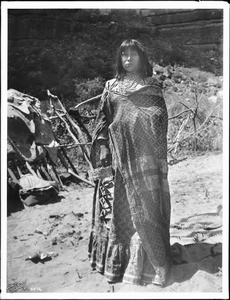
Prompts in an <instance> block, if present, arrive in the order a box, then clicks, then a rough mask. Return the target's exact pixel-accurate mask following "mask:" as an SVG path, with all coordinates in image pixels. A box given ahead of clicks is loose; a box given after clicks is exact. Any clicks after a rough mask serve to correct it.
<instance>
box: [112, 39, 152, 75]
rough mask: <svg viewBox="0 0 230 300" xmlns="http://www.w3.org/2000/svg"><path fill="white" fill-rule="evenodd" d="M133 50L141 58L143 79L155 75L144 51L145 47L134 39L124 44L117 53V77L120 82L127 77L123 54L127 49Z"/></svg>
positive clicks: (140, 70) (140, 71)
mask: <svg viewBox="0 0 230 300" xmlns="http://www.w3.org/2000/svg"><path fill="white" fill-rule="evenodd" d="M128 48H129V49H131V50H135V51H137V53H138V55H139V57H140V69H139V73H140V76H141V77H143V78H144V77H150V76H152V75H153V69H152V66H151V64H150V62H149V60H148V57H147V54H146V51H145V49H144V46H143V45H142V44H141V43H140V42H139V41H137V40H134V39H128V40H125V41H123V42H122V44H121V45H120V47H119V49H118V51H117V61H116V66H115V77H116V78H117V79H118V80H120V79H123V78H124V76H125V73H126V71H125V69H124V68H123V66H122V59H121V54H122V52H124V51H125V50H126V49H128Z"/></svg>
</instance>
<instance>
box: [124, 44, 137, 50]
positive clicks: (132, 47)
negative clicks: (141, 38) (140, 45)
mask: <svg viewBox="0 0 230 300" xmlns="http://www.w3.org/2000/svg"><path fill="white" fill-rule="evenodd" d="M124 51H136V52H137V47H136V46H134V45H133V46H132V45H129V46H123V47H122V49H121V52H124Z"/></svg>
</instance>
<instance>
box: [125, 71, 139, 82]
mask: <svg viewBox="0 0 230 300" xmlns="http://www.w3.org/2000/svg"><path fill="white" fill-rule="evenodd" d="M124 78H127V79H133V80H135V79H139V78H141V76H140V73H138V72H127V73H126V74H125V76H124Z"/></svg>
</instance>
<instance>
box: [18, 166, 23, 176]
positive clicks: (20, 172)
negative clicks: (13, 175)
mask: <svg viewBox="0 0 230 300" xmlns="http://www.w3.org/2000/svg"><path fill="white" fill-rule="evenodd" d="M17 171H18V174H19V176H20V178H22V176H23V174H22V171H21V170H20V168H19V166H17Z"/></svg>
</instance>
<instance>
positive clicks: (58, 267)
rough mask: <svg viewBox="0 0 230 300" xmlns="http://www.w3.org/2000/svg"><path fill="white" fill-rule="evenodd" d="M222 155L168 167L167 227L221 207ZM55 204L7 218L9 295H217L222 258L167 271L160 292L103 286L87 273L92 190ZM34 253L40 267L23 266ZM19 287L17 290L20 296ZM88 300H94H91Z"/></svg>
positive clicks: (78, 190)
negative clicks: (168, 275) (38, 256)
mask: <svg viewBox="0 0 230 300" xmlns="http://www.w3.org/2000/svg"><path fill="white" fill-rule="evenodd" d="M222 179H223V178H222V154H215V155H214V154H212V155H205V156H197V157H190V158H187V159H185V160H183V161H180V162H178V163H176V164H174V165H171V166H169V184H170V191H171V203H172V218H171V220H172V221H171V224H172V226H173V224H175V223H177V222H179V221H180V220H181V219H182V218H186V217H189V216H194V215H195V214H198V213H199V214H201V213H210V212H216V211H217V207H218V206H219V205H221V204H222ZM67 190H68V191H63V192H60V194H59V199H58V201H57V202H55V203H49V204H46V205H36V206H34V207H27V208H25V209H22V210H20V211H16V212H14V213H11V214H10V215H9V216H8V218H7V232H8V233H7V246H8V251H7V281H8V289H9V290H8V291H11V292H12V291H13V290H15V291H16V290H17V289H18V291H25V292H31V293H33V292H35V293H47V292H55V293H67V292H70V293H73V292H74V293H81V292H83V293H86V292H87V293H95V292H100V293H107V292H115V293H117V292H118V293H119V292H121V293H129V292H140V293H143V292H147V293H151V292H154V293H155V292H175V293H176V292H177V293H178V292H212V293H215V292H216V293H220V292H222V272H221V268H222V261H221V259H222V255H221V253H220V254H218V255H216V256H208V257H206V258H203V259H202V260H201V261H200V262H199V263H195V264H189V263H187V264H178V265H174V266H173V268H172V274H173V276H171V280H170V281H169V284H168V285H167V286H166V287H165V288H161V287H158V286H154V285H147V286H134V285H129V284H124V283H118V284H114V285H111V284H108V283H107V281H106V280H105V278H104V277H103V276H102V275H100V274H98V273H97V272H96V271H92V270H91V268H90V264H89V261H88V254H87V247H88V240H89V234H90V227H91V211H92V196H93V187H89V186H88V187H86V186H85V187H83V186H79V185H78V186H77V185H73V184H72V185H70V186H68V187H67ZM37 251H41V252H42V253H43V254H47V253H48V254H49V255H50V257H47V258H46V259H44V260H43V261H39V262H37V263H36V262H33V261H31V260H26V258H28V257H29V256H31V255H33V254H34V253H36V252H37ZM20 286H21V290H20ZM92 297H93V296H92Z"/></svg>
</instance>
